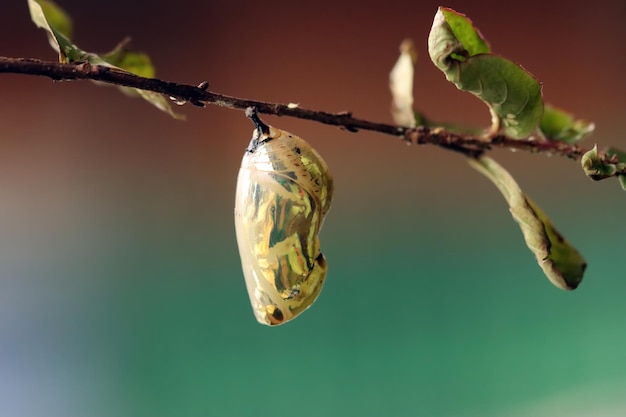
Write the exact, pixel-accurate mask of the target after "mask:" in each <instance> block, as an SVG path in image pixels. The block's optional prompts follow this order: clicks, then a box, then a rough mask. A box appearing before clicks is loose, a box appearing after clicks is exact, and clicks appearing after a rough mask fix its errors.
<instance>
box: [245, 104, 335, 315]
mask: <svg viewBox="0 0 626 417" xmlns="http://www.w3.org/2000/svg"><path fill="white" fill-rule="evenodd" d="M246 116H248V117H249V118H250V119H251V120H252V121H253V122H254V124H255V125H256V129H255V130H254V133H253V136H252V141H251V142H250V145H249V146H248V148H247V149H246V152H245V154H244V156H243V160H242V161H241V169H240V170H239V177H238V178H237V192H236V199H235V229H236V232H237V243H238V245H239V255H240V256H241V264H242V267H243V274H244V276H245V279H246V287H247V288H248V295H249V296H250V302H251V303H252V309H253V310H254V315H255V316H256V319H257V320H258V321H259V323H262V324H266V325H270V326H274V325H279V324H282V323H285V322H287V321H289V320H291V319H293V318H294V317H296V316H297V315H298V314H300V313H301V312H303V311H304V310H306V309H307V308H308V307H310V306H311V304H313V302H314V301H315V299H316V298H317V296H318V295H319V293H320V291H321V290H322V285H323V284H324V279H325V278H326V271H327V265H326V260H325V259H324V255H322V253H321V252H320V241H319V238H318V233H319V231H320V229H321V227H322V223H323V222H324V217H325V216H326V213H328V210H329V208H330V202H331V199H332V193H333V179H332V176H331V174H330V171H329V170H328V166H326V163H325V162H324V160H323V159H322V157H321V156H320V155H319V154H318V153H317V152H316V151H315V150H314V149H313V148H311V146H310V145H309V144H308V143H306V142H305V141H304V140H303V139H301V138H299V137H297V136H295V135H292V134H291V133H288V132H285V131H283V130H279V129H276V128H274V127H271V126H268V125H266V124H264V123H263V122H262V121H261V120H260V119H259V117H258V116H257V114H256V111H255V109H254V108H249V109H248V110H247V111H246Z"/></svg>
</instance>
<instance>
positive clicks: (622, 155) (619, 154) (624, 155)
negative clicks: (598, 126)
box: [606, 147, 626, 164]
mask: <svg viewBox="0 0 626 417" xmlns="http://www.w3.org/2000/svg"><path fill="white" fill-rule="evenodd" d="M606 154H607V156H609V157H612V156H613V155H615V157H616V158H617V161H618V163H623V164H626V152H624V151H622V150H620V149H617V148H614V147H610V148H609V149H607V150H606Z"/></svg>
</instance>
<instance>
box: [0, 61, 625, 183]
mask: <svg viewBox="0 0 626 417" xmlns="http://www.w3.org/2000/svg"><path fill="white" fill-rule="evenodd" d="M0 73H16V74H27V75H39V76H45V77H49V78H52V79H53V80H56V81H60V80H84V79H88V80H93V81H101V82H105V83H109V84H116V85H120V86H125V87H132V88H138V89H140V90H148V91H154V92H157V93H161V94H164V95H166V96H169V97H171V98H172V99H173V100H177V101H186V102H190V103H192V104H194V105H197V106H204V105H205V103H208V104H213V105H216V106H220V107H226V108H230V109H238V110H245V109H246V108H248V107H256V109H257V111H258V112H259V113H263V114H273V115H277V116H288V117H296V118H299V119H306V120H312V121H316V122H319V123H324V124H328V125H333V126H339V127H340V128H343V129H346V130H348V131H350V132H357V131H359V130H369V131H373V132H378V133H382V134H386V135H391V136H396V137H398V138H401V139H403V140H405V141H407V142H410V143H416V144H431V145H436V146H439V147H442V148H445V149H448V150H452V151H455V152H459V153H462V154H464V155H467V156H471V157H476V156H479V155H480V154H482V153H484V152H485V151H488V150H491V149H492V148H495V147H499V148H507V149H516V150H523V151H529V152H533V153H543V154H548V155H560V156H565V157H567V158H570V159H574V160H580V159H581V157H582V156H583V154H584V153H585V152H587V151H588V149H585V148H583V147H580V146H578V145H571V144H568V143H566V142H558V141H550V140H544V139H530V138H529V139H521V140H519V139H512V138H509V137H507V136H503V135H496V136H492V137H489V138H483V137H477V136H471V135H462V134H457V133H453V132H449V131H447V130H445V129H443V128H428V127H424V126H418V127H416V128H406V127H399V126H394V125H390V124H385V123H375V122H371V121H368V120H363V119H358V118H355V117H352V114H351V113H350V112H340V113H328V112H324V111H317V110H309V109H303V108H300V107H298V106H294V105H288V104H279V103H268V102H263V101H256V100H247V99H242V98H237V97H231V96H227V95H223V94H218V93H213V92H210V91H207V88H208V83H206V82H203V83H201V84H200V85H198V86H193V85H188V84H179V83H174V82H169V81H163V80H160V79H156V78H144V77H140V76H137V75H135V74H132V73H130V72H127V71H124V70H120V69H117V68H111V67H107V66H103V65H91V64H89V63H75V64H64V63H59V62H51V61H41V60H37V59H29V58H7V57H0ZM599 158H600V162H601V163H615V162H616V160H615V158H610V157H608V156H607V155H606V153H605V152H601V153H600V154H599ZM617 174H626V169H622V170H618V171H617V172H616V174H615V175H617Z"/></svg>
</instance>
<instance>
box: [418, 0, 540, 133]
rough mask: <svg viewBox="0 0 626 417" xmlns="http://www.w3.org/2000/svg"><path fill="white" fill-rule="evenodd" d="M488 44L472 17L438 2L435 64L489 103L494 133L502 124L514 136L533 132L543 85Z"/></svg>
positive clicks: (432, 40)
mask: <svg viewBox="0 0 626 417" xmlns="http://www.w3.org/2000/svg"><path fill="white" fill-rule="evenodd" d="M489 52H490V50H489V45H488V44H487V42H486V41H485V40H484V38H483V37H482V35H481V34H480V32H479V31H478V30H477V29H476V28H474V26H473V25H472V22H471V21H470V20H469V19H468V18H467V17H466V16H464V15H462V14H460V13H457V12H455V11H454V10H452V9H447V8H442V7H440V8H439V9H438V11H437V14H436V15H435V18H434V20H433V26H432V28H431V30H430V34H429V36H428V53H429V55H430V58H431V60H432V61H433V63H434V64H435V65H436V66H437V67H438V68H439V69H440V70H441V71H443V73H444V74H445V76H446V78H447V79H448V81H450V82H452V83H454V85H456V87H457V88H458V89H459V90H462V91H467V92H469V93H472V94H473V95H475V96H476V97H478V98H479V99H481V100H482V101H483V102H484V103H485V104H487V106H488V107H489V110H490V112H491V113H492V116H494V117H493V122H494V123H493V126H492V129H491V130H492V133H496V132H498V131H499V130H500V129H503V130H504V132H505V133H506V134H507V135H508V136H510V137H512V138H516V139H521V138H526V137H528V136H530V135H531V134H532V133H533V132H534V131H535V129H536V128H537V127H538V126H539V122H540V121H541V116H542V114H543V98H542V95H541V84H540V83H539V81H537V79H536V78H535V77H534V76H533V75H532V74H530V73H529V72H528V71H526V70H525V69H524V68H522V67H521V66H520V65H518V64H516V63H515V62H513V61H510V60H508V59H506V58H503V57H501V56H499V55H495V54H491V53H489Z"/></svg>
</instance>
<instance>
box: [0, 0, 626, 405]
mask: <svg viewBox="0 0 626 417" xmlns="http://www.w3.org/2000/svg"><path fill="white" fill-rule="evenodd" d="M58 3H59V4H60V5H61V6H62V7H63V8H65V9H66V10H67V11H68V12H69V13H70V14H71V15H72V16H73V17H74V27H75V33H74V40H75V42H76V43H77V44H78V45H79V46H80V47H81V48H83V49H85V50H88V51H108V50H110V49H111V48H112V47H113V46H114V45H115V44H116V43H117V42H118V41H120V40H121V39H123V38H124V37H125V36H131V37H132V38H133V46H134V47H136V48H137V49H139V50H142V51H145V52H147V53H149V54H150V56H151V57H152V59H153V62H154V64H155V66H156V68H157V76H159V77H160V78H163V79H167V80H171V81H177V82H183V83H189V84H198V83H199V82H201V81H203V80H207V81H209V83H210V89H211V90H212V91H215V92H219V93H224V94H229V95H234V96H240V97H246V98H253V99H259V100H266V101H274V102H282V103H287V102H295V103H300V105H301V106H302V107H306V108H312V109H319V110H326V111H330V112H336V111H345V110H349V111H352V112H354V115H355V116H357V117H361V118H365V119H370V120H373V121H380V122H391V117H390V114H389V108H390V96H389V92H388V87H387V79H388V73H389V71H390V69H391V68H392V66H393V64H394V62H395V60H396V58H397V55H398V46H399V44H400V42H401V41H402V39H404V38H405V37H412V38H413V39H414V40H415V43H416V47H417V49H418V53H419V54H420V61H419V62H418V66H417V69H416V78H417V79H416V82H415V95H416V104H417V106H418V107H419V108H420V109H421V110H422V111H424V112H425V113H426V114H427V115H428V116H429V117H431V118H433V119H438V120H448V121H457V122H463V123H471V124H476V125H487V124H488V123H489V114H488V111H487V109H486V107H485V106H483V104H482V103H481V102H479V101H478V100H477V99H475V98H473V97H471V96H469V95H467V94H464V93H461V92H459V91H457V90H456V88H455V87H454V86H452V85H451V84H449V83H448V82H447V81H446V80H445V78H444V76H443V75H442V74H441V73H440V72H439V71H438V70H437V69H436V68H435V67H434V66H433V65H432V63H431V62H430V60H429V58H428V54H427V50H426V40H427V36H428V32H429V29H430V26H431V23H432V18H433V16H434V14H435V12H436V8H437V6H438V5H439V4H438V3H436V2H430V1H422V2H416V1H400V0H388V1H385V2H375V1H360V2H333V1H330V0H319V1H315V2H294V1H271V2H259V1H237V2H229V1H199V0H196V1H192V0H181V1H178V2H168V1H147V0H141V1H133V2H128V1H122V0H110V1H107V2H92V3H88V2H84V1H79V0H59V1H58ZM88 4H89V5H88ZM445 5H446V6H449V7H452V8H454V9H456V10H457V11H460V12H463V13H466V14H467V15H468V16H470V17H471V18H472V20H473V21H474V22H475V24H476V25H477V26H478V27H479V28H480V29H481V31H482V33H483V34H484V35H485V36H486V38H487V39H488V40H489V41H490V42H491V45H492V48H493V50H494V51H495V52H499V53H502V54H503V55H505V56H506V57H508V58H511V59H513V60H516V61H518V62H520V63H522V64H523V65H524V66H525V67H526V68H527V69H528V70H530V71H531V72H532V73H534V74H535V76H537V77H538V78H539V80H541V81H542V82H543V83H544V90H543V91H544V96H545V98H546V101H548V102H551V103H554V104H556V105H560V106H562V107H564V108H566V109H568V110H570V111H572V112H574V113H575V114H576V115H577V116H580V117H584V118H587V119H590V120H593V121H595V122H596V124H597V131H596V134H595V135H594V137H593V138H592V139H589V140H587V142H586V146H593V143H594V141H597V142H598V143H599V144H601V145H603V146H604V145H609V144H612V145H615V146H620V147H622V148H626V139H624V134H623V131H624V129H623V123H624V116H625V110H626V106H625V104H626V103H625V100H624V97H625V94H624V93H625V89H624V87H625V85H624V75H623V69H624V67H625V65H626V58H625V57H626V55H625V54H624V53H623V52H624V47H623V42H624V39H625V35H626V29H625V26H624V24H623V22H624V20H625V19H626V6H624V3H623V2H622V1H617V0H615V1H603V0H598V1H594V2H583V1H569V2H546V1H538V0H532V1H525V2H521V3H516V4H511V3H506V2H501V1H483V2H475V1H460V0H451V2H450V3H447V4H445ZM0 55H4V56H12V57H32V58H40V59H48V60H54V59H56V56H55V53H54V52H53V51H52V49H51V48H50V47H49V46H48V43H47V40H46V36H45V33H44V32H43V31H42V30H39V29H37V28H35V26H34V25H33V24H32V23H31V21H30V17H29V14H28V8H27V4H26V1H9V2H3V4H2V6H0ZM177 109H178V110H179V111H180V112H182V113H184V114H185V115H186V116H187V121H186V122H181V121H176V120H173V119H172V118H170V117H168V116H167V115H166V114H165V113H161V112H159V111H158V110H156V109H154V108H153V107H151V106H150V105H148V104H146V103H145V102H143V101H142V100H138V99H129V98H126V97H124V96H123V95H121V94H120V93H119V92H118V91H117V90H116V89H114V88H102V87H98V86H96V85H94V84H92V83H90V82H86V81H75V82H60V83H55V82H52V81H50V80H49V79H45V78H43V77H32V76H25V75H13V74H0V415H2V416H13V417H18V416H29V417H36V416H154V417H157V416H180V417H184V416H226V417H227V416H273V417H280V416H294V415H296V416H382V415H385V416H431V417H436V416H459V415H466V416H471V415H480V416H551V417H554V416H589V415H594V416H615V415H619V414H625V413H626V396H625V395H624V394H625V393H626V357H625V356H626V354H625V352H626V334H625V327H626V326H625V323H626V321H625V316H626V303H624V293H625V291H626V284H625V280H624V278H625V276H624V275H625V272H624V270H625V269H624V255H625V254H626V233H625V230H624V225H623V215H624V212H625V208H626V204H625V202H626V200H625V199H624V192H623V191H621V190H620V188H619V185H618V183H617V182H616V181H614V180H613V181H610V180H607V181H604V182H600V183H593V182H592V181H590V180H589V179H587V178H586V177H585V176H584V175H583V173H582V170H581V169H580V167H579V164H578V163H577V162H573V161H570V160H565V159H564V158H556V157H553V158H548V157H545V156H539V155H531V154H527V153H519V152H518V153H515V154H513V153H511V152H509V151H502V150H499V151H496V152H494V153H493V155H494V157H495V158H496V159H497V160H498V161H500V162H501V163H502V164H503V165H504V166H506V167H507V168H508V169H509V170H510V171H511V173H512V174H513V175H514V176H515V177H516V178H517V180H518V181H519V183H520V184H521V185H522V187H523V188H524V189H525V190H526V191H527V192H528V193H529V194H530V195H531V196H532V197H533V198H534V199H535V200H536V201H538V202H539V203H540V205H541V206H542V207H543V208H544V210H545V211H546V212H547V213H548V214H549V215H551V217H552V218H553V220H554V221H555V223H556V226H557V227H558V228H559V230H560V231H561V232H562V233H563V234H564V235H565V236H567V238H568V239H569V240H570V241H571V242H572V243H573V244H575V245H576V246H577V247H578V248H579V249H580V251H581V252H582V253H583V254H584V256H585V257H586V259H587V261H588V264H589V266H588V269H587V273H586V276H585V279H584V281H583V283H582V284H581V286H580V287H579V289H578V290H576V291H574V292H564V291H561V290H558V289H556V288H555V287H553V286H552V285H551V284H550V283H549V282H548V280H547V279H546V278H545V277H544V276H543V274H542V272H541V270H540V268H539V267H538V266H537V264H536V262H535V260H534V257H533V256H532V254H531V253H530V252H529V251H528V250H527V249H526V247H525V245H524V243H523V239H522V236H521V232H520V231H519V229H518V228H517V226H516V224H515V223H514V222H513V220H512V219H511V217H510V215H509V213H508V211H507V207H506V205H505V203H504V201H503V199H502V198H501V196H500V195H499V193H498V192H497V190H496V189H495V188H494V187H493V185H492V184H491V183H489V182H488V181H487V179H485V178H483V177H481V176H480V175H479V174H477V173H476V172H474V171H473V170H471V169H470V168H469V167H468V166H467V164H466V163H465V162H464V160H463V158H462V157H460V156H458V155H456V154H452V153H450V152H445V151H443V150H440V149H437V148H434V147H416V146H411V147H407V145H405V144H404V143H402V142H401V141H399V140H396V139H394V138H392V137H389V136H383V135H379V134H374V133H368V132H359V133H357V134H354V133H349V132H346V131H342V130H339V129H336V128H334V127H329V126H325V125H321V124H316V123H313V122H309V121H303V120H297V119H290V118H277V117H268V116H266V117H264V119H265V120H266V121H267V122H268V123H270V124H273V125H275V126H278V127H280V128H283V129H286V130H288V131H291V132H293V133H295V134H298V135H300V136H302V137H304V138H305V139H306V140H308V141H309V142H310V143H311V144H312V145H313V146H314V147H315V148H316V149H317V150H318V151H319V152H320V153H321V154H322V155H323V156H324V158H325V160H326V161H327V163H328V164H329V166H330V167H331V168H332V170H333V173H334V176H335V181H336V193H335V200H334V205H333V208H332V210H331V211H330V213H329V216H328V218H327V221H326V223H325V226H324V230H323V231H322V234H321V239H322V250H323V252H324V254H325V255H326V258H327V260H328V262H329V266H330V269H329V274H328V278H327V282H326V285H325V289H324V291H323V292H322V294H321V296H320V298H319V299H318V301H317V302H316V303H315V305H314V306H313V307H312V308H311V309H310V310H308V311H307V312H306V313H304V314H303V315H302V316H300V317H299V318H298V319H297V320H295V321H294V322H291V323H288V324H286V325H284V326H281V327H279V328H268V327H264V326H261V325H259V324H257V322H256V321H255V319H254V317H253V314H252V311H251V308H250V306H249V302H248V296H247V293H246V289H245V285H244V279H243V274H242V271H241V264H240V261H239V256H238V253H237V246H236V242H235V233H234V225H233V207H234V196H235V183H236V177H237V172H238V169H239V164H240V161H241V157H242V155H243V150H244V148H245V147H246V146H247V144H248V142H249V139H250V136H251V131H252V125H251V123H250V122H249V121H248V120H247V119H246V118H245V117H244V115H243V113H242V112H239V111H233V110H227V109H221V108H218V107H215V106H209V107H208V108H206V109H199V108H194V107H192V106H190V105H186V106H183V107H180V108H177Z"/></svg>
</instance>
